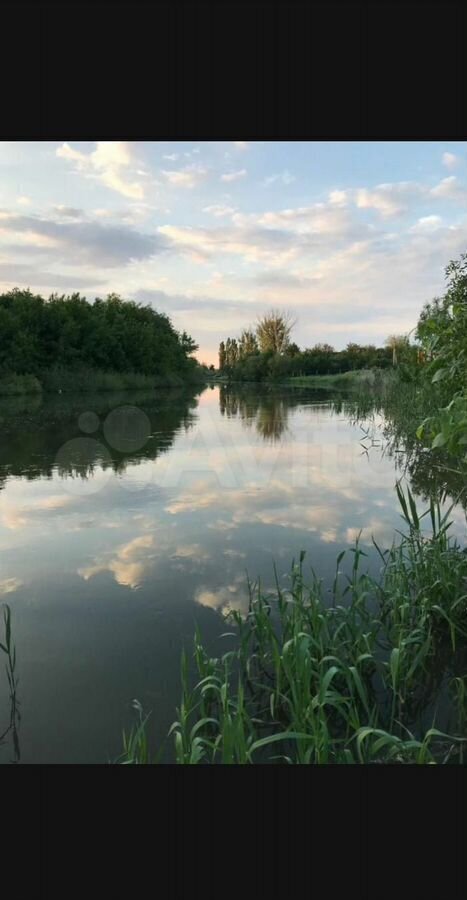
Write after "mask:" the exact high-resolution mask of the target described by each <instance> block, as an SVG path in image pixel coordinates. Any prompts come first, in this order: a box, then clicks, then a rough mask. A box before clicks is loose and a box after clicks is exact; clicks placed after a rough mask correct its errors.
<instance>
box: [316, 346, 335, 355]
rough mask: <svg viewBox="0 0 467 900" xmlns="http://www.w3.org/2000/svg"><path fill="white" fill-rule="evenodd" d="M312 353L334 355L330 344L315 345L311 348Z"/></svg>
mask: <svg viewBox="0 0 467 900" xmlns="http://www.w3.org/2000/svg"><path fill="white" fill-rule="evenodd" d="M311 351H312V352H314V353H334V352H335V351H334V347H333V346H332V345H331V344H315V345H314V347H312V348H311Z"/></svg>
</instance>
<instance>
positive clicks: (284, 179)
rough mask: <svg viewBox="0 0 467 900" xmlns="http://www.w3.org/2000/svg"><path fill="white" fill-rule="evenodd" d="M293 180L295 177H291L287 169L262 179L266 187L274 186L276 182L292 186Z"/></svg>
mask: <svg viewBox="0 0 467 900" xmlns="http://www.w3.org/2000/svg"><path fill="white" fill-rule="evenodd" d="M295 180H296V179H295V175H292V174H291V173H290V172H289V170H288V169H284V171H283V172H279V173H278V174H276V175H268V177H267V178H265V179H264V181H263V184H264V185H265V186H266V187H269V185H270V184H275V183H276V182H278V181H279V182H281V184H292V182H293V181H295Z"/></svg>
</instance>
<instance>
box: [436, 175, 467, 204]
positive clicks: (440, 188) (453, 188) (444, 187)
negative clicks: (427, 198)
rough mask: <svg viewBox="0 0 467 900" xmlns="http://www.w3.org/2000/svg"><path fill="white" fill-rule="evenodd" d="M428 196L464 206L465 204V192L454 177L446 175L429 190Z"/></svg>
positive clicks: (466, 191)
mask: <svg viewBox="0 0 467 900" xmlns="http://www.w3.org/2000/svg"><path fill="white" fill-rule="evenodd" d="M430 194H431V195H432V196H433V197H437V198H439V199H441V200H454V202H455V203H460V204H461V205H464V204H465V203H466V202H467V190H466V188H465V187H463V185H461V184H460V182H459V179H458V178H457V176H456V175H448V176H447V178H443V179H442V180H441V181H440V183H439V184H437V185H436V186H435V187H434V188H432V189H431V191H430Z"/></svg>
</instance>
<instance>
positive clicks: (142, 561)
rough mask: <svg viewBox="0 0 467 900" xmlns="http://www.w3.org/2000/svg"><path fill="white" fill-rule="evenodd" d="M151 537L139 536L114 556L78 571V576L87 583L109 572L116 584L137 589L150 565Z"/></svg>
mask: <svg viewBox="0 0 467 900" xmlns="http://www.w3.org/2000/svg"><path fill="white" fill-rule="evenodd" d="M154 545H155V542H154V536H153V535H149V534H148V535H141V536H140V537H136V538H134V539H133V540H132V541H129V542H128V543H127V544H123V545H122V546H121V547H119V548H118V550H117V552H116V553H115V555H114V556H111V557H110V558H108V559H107V560H96V562H94V563H92V564H91V565H89V566H83V567H81V568H80V569H78V575H80V576H81V578H84V580H85V581H88V580H89V579H90V578H93V577H94V576H95V575H98V574H99V573H100V572H110V573H111V574H112V575H113V576H114V578H115V581H116V582H117V584H121V585H122V586H124V587H129V588H132V589H133V590H134V589H135V588H137V587H139V586H140V585H141V583H142V581H143V579H144V576H145V573H146V571H147V569H148V566H149V565H150V563H151V561H152V559H153V554H150V553H148V550H151V549H153V548H154Z"/></svg>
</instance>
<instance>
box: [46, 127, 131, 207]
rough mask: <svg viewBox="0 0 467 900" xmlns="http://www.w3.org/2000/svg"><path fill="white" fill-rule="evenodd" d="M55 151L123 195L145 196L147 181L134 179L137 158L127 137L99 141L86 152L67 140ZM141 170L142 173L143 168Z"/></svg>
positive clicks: (78, 169) (81, 170)
mask: <svg viewBox="0 0 467 900" xmlns="http://www.w3.org/2000/svg"><path fill="white" fill-rule="evenodd" d="M56 155H57V156H58V157H59V159H64V160H66V161H67V162H70V163H72V164H73V165H74V168H75V171H77V172H82V173H83V174H84V175H85V176H86V177H90V178H96V179H97V180H98V181H100V182H101V183H102V184H104V185H105V186H106V187H108V188H110V190H113V191H116V192H117V193H119V194H122V195H123V196H124V197H129V198H131V199H133V200H142V199H143V197H144V194H145V186H144V184H143V183H142V182H141V181H133V180H131V178H132V175H131V172H132V168H133V167H134V166H135V160H134V158H133V148H132V146H131V144H130V143H129V142H127V141H97V143H96V149H95V150H94V151H92V153H83V152H81V151H80V150H76V149H74V148H73V147H71V146H70V144H68V143H67V142H65V143H64V144H61V146H60V147H58V148H57V150H56ZM139 172H140V173H141V169H140V170H139ZM145 174H146V173H145Z"/></svg>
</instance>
